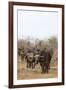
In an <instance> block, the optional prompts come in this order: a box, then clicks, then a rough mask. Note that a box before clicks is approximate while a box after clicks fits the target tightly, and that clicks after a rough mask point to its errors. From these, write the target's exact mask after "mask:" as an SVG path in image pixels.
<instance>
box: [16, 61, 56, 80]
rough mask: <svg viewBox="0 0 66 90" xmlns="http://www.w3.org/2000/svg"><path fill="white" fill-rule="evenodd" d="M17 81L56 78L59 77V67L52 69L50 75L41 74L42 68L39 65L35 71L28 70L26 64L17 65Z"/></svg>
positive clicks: (19, 63)
mask: <svg viewBox="0 0 66 90" xmlns="http://www.w3.org/2000/svg"><path fill="white" fill-rule="evenodd" d="M17 66H18V70H17V79H18V80H22V79H23V80H24V79H41V78H55V77H57V66H55V67H51V68H50V71H49V73H48V74H42V73H41V67H40V65H39V64H37V65H36V67H35V69H29V68H26V62H21V61H20V62H18V63H17Z"/></svg>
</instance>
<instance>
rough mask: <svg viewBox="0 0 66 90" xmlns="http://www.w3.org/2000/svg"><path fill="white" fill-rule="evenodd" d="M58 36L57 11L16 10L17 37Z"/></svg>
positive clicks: (43, 37)
mask: <svg viewBox="0 0 66 90" xmlns="http://www.w3.org/2000/svg"><path fill="white" fill-rule="evenodd" d="M51 36H56V37H58V12H52V11H50V12H48V11H30V10H19V11H18V39H22V38H24V39H26V38H28V37H30V38H34V39H36V38H38V39H46V38H50V37H51Z"/></svg>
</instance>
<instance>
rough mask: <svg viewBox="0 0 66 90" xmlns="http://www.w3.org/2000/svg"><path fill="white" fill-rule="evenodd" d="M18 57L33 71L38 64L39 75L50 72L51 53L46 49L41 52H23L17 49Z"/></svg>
mask: <svg viewBox="0 0 66 90" xmlns="http://www.w3.org/2000/svg"><path fill="white" fill-rule="evenodd" d="M18 55H19V56H21V60H22V61H23V60H25V62H26V64H27V65H26V67H27V68H32V69H34V68H35V66H36V65H37V64H38V63H39V64H40V66H41V73H48V72H49V70H50V62H51V58H52V55H51V51H50V50H48V49H47V48H44V49H43V50H28V51H26V52H25V50H22V49H18Z"/></svg>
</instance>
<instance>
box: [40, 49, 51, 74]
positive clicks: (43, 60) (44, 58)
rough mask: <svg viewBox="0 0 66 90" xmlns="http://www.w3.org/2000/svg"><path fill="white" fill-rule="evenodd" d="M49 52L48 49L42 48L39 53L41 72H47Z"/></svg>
mask: <svg viewBox="0 0 66 90" xmlns="http://www.w3.org/2000/svg"><path fill="white" fill-rule="evenodd" d="M50 61H51V54H50V51H48V50H46V49H45V50H42V51H41V53H40V58H39V63H40V66H41V69H42V73H48V71H49V69H50Z"/></svg>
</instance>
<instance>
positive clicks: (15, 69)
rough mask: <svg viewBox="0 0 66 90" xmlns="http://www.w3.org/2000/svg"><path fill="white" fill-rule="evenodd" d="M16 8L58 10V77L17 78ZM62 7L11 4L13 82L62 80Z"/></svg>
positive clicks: (30, 82) (27, 82) (29, 82)
mask: <svg viewBox="0 0 66 90" xmlns="http://www.w3.org/2000/svg"><path fill="white" fill-rule="evenodd" d="M17 9H28V10H44V11H58V21H59V22H58V78H50V79H33V80H17ZM61 14H62V9H61V8H48V7H32V6H18V5H14V6H13V17H14V19H13V20H14V21H13V23H14V27H13V30H14V36H13V37H14V39H13V46H14V49H13V54H14V55H13V56H14V57H13V66H14V70H13V77H14V79H13V84H14V85H20V84H21V85H22V84H39V83H54V82H61V81H62V48H61V47H62V15H61Z"/></svg>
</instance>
